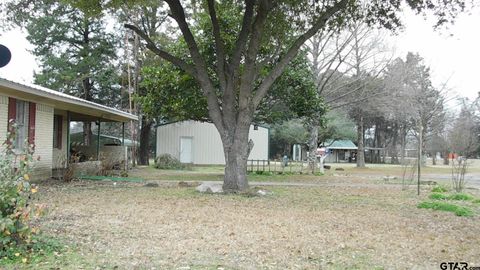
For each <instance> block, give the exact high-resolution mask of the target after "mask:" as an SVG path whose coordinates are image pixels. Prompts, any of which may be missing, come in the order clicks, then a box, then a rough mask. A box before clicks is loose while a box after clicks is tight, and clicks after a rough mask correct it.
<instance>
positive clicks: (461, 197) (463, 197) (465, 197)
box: [448, 193, 473, 201]
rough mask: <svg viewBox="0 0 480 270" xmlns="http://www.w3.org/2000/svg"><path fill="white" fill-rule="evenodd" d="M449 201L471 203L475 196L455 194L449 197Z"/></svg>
mask: <svg viewBox="0 0 480 270" xmlns="http://www.w3.org/2000/svg"><path fill="white" fill-rule="evenodd" d="M448 199H449V200H456V201H469V200H473V196H471V195H469V194H465V193H455V194H452V195H450V196H449V197H448Z"/></svg>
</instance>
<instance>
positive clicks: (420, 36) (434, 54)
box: [0, 7, 480, 99]
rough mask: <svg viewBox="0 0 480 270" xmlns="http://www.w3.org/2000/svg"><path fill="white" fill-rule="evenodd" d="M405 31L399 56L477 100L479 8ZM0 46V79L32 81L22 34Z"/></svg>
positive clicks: (408, 16)
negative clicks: (415, 56) (441, 24)
mask: <svg viewBox="0 0 480 270" xmlns="http://www.w3.org/2000/svg"><path fill="white" fill-rule="evenodd" d="M403 21H404V24H405V30H404V31H403V32H401V33H399V34H398V36H395V37H392V38H391V40H392V41H391V43H392V44H391V45H392V46H393V47H395V53H396V55H397V56H399V57H402V58H405V56H406V54H407V52H409V51H411V52H417V53H419V54H420V56H422V57H423V58H424V59H425V63H426V64H427V65H428V66H430V68H431V71H432V81H433V83H434V85H435V86H437V87H440V86H441V85H442V84H444V83H445V82H448V88H449V89H451V91H452V95H453V93H457V94H458V95H460V96H465V97H469V98H471V99H474V98H475V97H476V96H477V92H479V91H480V73H479V70H480V68H478V66H479V65H480V30H479V27H480V8H479V7H477V8H476V9H475V10H473V11H472V12H471V14H462V15H461V16H459V17H458V19H457V22H456V23H455V25H453V26H450V27H449V29H448V30H445V29H444V30H441V31H434V30H433V28H432V25H433V21H428V20H427V21H425V20H424V18H423V17H422V16H417V15H414V14H413V13H412V12H406V13H405V14H404V20H403ZM0 44H3V45H5V46H7V47H8V48H9V49H10V51H11V52H12V60H11V61H10V63H9V64H8V65H7V66H5V67H3V68H0V77H3V78H6V79H12V80H15V81H19V82H28V83H31V82H32V77H33V71H34V69H35V68H37V64H36V62H35V58H34V57H33V56H32V55H31V54H30V53H29V52H28V50H30V49H32V47H31V45H30V44H29V43H28V41H27V40H26V39H25V34H24V33H22V32H20V31H18V30H17V31H10V32H7V33H3V34H2V35H1V36H0Z"/></svg>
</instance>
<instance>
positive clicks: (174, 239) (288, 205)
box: [40, 182, 480, 269]
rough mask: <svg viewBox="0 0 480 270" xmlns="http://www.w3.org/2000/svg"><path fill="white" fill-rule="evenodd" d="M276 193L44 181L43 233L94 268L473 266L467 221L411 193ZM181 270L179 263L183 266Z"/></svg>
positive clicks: (475, 231) (472, 231) (382, 189)
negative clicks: (423, 204)
mask: <svg viewBox="0 0 480 270" xmlns="http://www.w3.org/2000/svg"><path fill="white" fill-rule="evenodd" d="M268 189H269V190H271V191H273V195H271V196H266V197H243V196H234V195H205V194H198V193H196V192H195V191H194V189H193V188H179V187H178V186H177V185H176V184H163V185H161V186H160V187H159V188H146V187H142V186H141V185H139V184H117V185H116V186H113V184H112V183H91V182H89V183H84V182H73V183H67V184H62V185H47V186H44V188H43V192H41V197H40V201H41V202H44V203H47V204H48V205H49V206H50V209H51V211H50V213H49V214H48V215H47V216H46V218H45V219H44V220H43V221H42V222H41V227H42V228H43V230H44V231H45V232H46V233H47V234H51V235H55V236H58V237H61V238H64V239H66V240H67V242H71V243H76V244H78V247H79V249H80V251H81V252H82V253H84V255H85V257H86V258H88V260H90V261H91V264H93V265H107V266H109V267H114V266H118V267H119V268H120V269H176V268H179V267H186V266H189V267H190V268H191V269H218V268H219V267H223V268H225V269H352V268H356V269H412V268H416V269H438V267H439V264H440V262H443V261H467V262H469V263H470V265H477V266H478V265H480V250H479V249H478V236H479V235H480V227H479V226H478V224H479V222H480V218H479V214H480V213H479V209H478V207H477V208H475V209H474V210H475V212H476V216H474V217H471V218H465V217H457V216H455V215H454V214H452V213H443V212H434V211H430V210H424V209H417V207H416V204H417V203H418V202H419V201H421V200H422V199H424V197H425V196H426V195H427V190H424V194H426V195H425V196H423V197H422V198H418V197H417V196H415V195H414V192H413V190H412V191H411V192H410V191H403V192H402V191H401V190H400V188H398V187H393V186H378V187H374V188H372V187H361V186H355V185H352V186H326V187H308V188H306V187H305V188H302V187H295V188H293V187H290V188H286V187H270V188H268ZM184 269H186V268H184Z"/></svg>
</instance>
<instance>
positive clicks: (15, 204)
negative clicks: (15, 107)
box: [0, 121, 43, 257]
mask: <svg viewBox="0 0 480 270" xmlns="http://www.w3.org/2000/svg"><path fill="white" fill-rule="evenodd" d="M16 128H17V127H16V124H15V123H14V121H11V122H10V123H9V131H8V133H7V140H6V141H5V142H4V144H3V148H4V149H3V151H2V152H1V153H0V257H5V256H10V255H11V249H12V248H13V247H19V246H26V247H30V246H31V245H32V244H34V241H33V239H32V236H33V235H34V234H36V233H37V232H38V228H35V227H32V226H30V225H29V221H30V220H31V217H32V215H33V216H39V215H40V214H42V210H43V207H42V206H39V205H32V204H31V203H30V199H31V197H32V195H33V194H34V193H35V192H37V188H36V187H35V186H32V185H31V184H30V183H29V179H30V173H31V168H32V163H33V152H34V145H27V146H26V147H25V152H24V153H16V151H17V150H16V149H14V146H15V137H16Z"/></svg>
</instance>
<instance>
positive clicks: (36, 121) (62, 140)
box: [0, 78, 137, 179]
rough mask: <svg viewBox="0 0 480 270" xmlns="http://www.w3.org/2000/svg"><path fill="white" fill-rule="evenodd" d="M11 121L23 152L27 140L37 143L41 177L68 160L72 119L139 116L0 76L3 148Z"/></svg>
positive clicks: (110, 119) (37, 172) (36, 166)
mask: <svg viewBox="0 0 480 270" xmlns="http://www.w3.org/2000/svg"><path fill="white" fill-rule="evenodd" d="M10 120H14V121H15V122H16V123H17V125H18V131H17V133H18V134H17V138H16V142H17V143H16V145H15V148H16V149H18V152H19V153H21V152H22V151H21V148H23V145H24V141H25V140H28V142H29V143H30V144H34V145H35V153H34V155H35V156H40V160H39V161H37V162H36V163H35V164H34V173H33V176H34V178H36V179H42V178H48V177H50V176H51V175H52V169H56V168H61V167H62V166H64V164H65V161H66V160H67V159H68V157H69V155H70V143H69V140H70V122H71V121H82V122H84V121H89V122H93V121H95V122H98V123H101V122H128V121H130V120H137V116H135V115H132V114H129V113H126V112H123V111H120V110H117V109H113V108H110V107H107V106H103V105H100V104H97V103H94V102H90V101H86V100H83V99H81V98H77V97H74V96H70V95H67V94H63V93H61V92H58V91H54V90H51V89H48V88H44V87H40V86H37V85H28V84H24V83H17V82H13V81H10V80H6V79H3V78H0V141H1V142H0V147H2V146H1V144H2V142H3V141H4V140H5V139H6V135H7V131H8V125H9V122H10ZM98 126H100V125H98ZM97 132H98V131H97ZM121 147H123V146H121ZM96 148H97V150H98V152H99V151H105V152H107V151H112V152H115V153H117V152H118V150H120V149H119V148H118V147H117V148H118V149H114V147H110V148H108V147H106V146H105V147H103V146H100V145H97V147H96ZM97 155H98V153H97ZM61 161H63V162H61Z"/></svg>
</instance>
